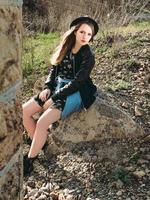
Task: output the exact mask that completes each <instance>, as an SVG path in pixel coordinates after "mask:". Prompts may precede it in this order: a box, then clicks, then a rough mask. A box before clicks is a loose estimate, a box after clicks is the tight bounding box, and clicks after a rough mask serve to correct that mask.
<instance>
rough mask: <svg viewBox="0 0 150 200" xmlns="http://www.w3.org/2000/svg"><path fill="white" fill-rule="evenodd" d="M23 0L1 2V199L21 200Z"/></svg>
mask: <svg viewBox="0 0 150 200" xmlns="http://www.w3.org/2000/svg"><path fill="white" fill-rule="evenodd" d="M21 49H22V1H21V0H0V200H22V196H21V188H22V179H23V178H22V123H21V116H22V112H21V105H20V102H19V95H21V94H20V86H21V80H22V72H21Z"/></svg>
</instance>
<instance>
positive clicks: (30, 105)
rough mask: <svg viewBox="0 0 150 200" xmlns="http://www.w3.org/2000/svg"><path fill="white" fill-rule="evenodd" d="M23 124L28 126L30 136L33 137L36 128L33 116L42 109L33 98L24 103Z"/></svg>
mask: <svg viewBox="0 0 150 200" xmlns="http://www.w3.org/2000/svg"><path fill="white" fill-rule="evenodd" d="M22 108H23V125H24V127H25V128H26V130H27V132H28V135H29V137H30V138H31V139H32V138H33V135H34V132H35V128H36V121H35V120H34V118H33V115H34V114H35V113H37V112H41V111H42V107H41V106H39V105H38V104H37V103H36V101H35V100H34V99H33V98H32V99H30V100H29V101H27V102H26V103H24V104H23V106H22Z"/></svg>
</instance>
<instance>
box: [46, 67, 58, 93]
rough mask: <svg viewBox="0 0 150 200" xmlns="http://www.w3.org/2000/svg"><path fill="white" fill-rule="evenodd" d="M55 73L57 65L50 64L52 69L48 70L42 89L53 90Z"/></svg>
mask: <svg viewBox="0 0 150 200" xmlns="http://www.w3.org/2000/svg"><path fill="white" fill-rule="evenodd" d="M56 73H57V66H54V65H53V66H52V69H51V70H50V72H49V75H48V77H47V79H46V81H45V85H44V89H50V90H51V91H53V90H54V87H55V78H56V75H57V74H56Z"/></svg>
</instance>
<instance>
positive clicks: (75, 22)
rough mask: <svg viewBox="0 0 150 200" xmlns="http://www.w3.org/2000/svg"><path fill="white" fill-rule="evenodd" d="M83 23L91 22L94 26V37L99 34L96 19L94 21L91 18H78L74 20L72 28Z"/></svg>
mask: <svg viewBox="0 0 150 200" xmlns="http://www.w3.org/2000/svg"><path fill="white" fill-rule="evenodd" d="M82 22H85V23H86V22H90V23H91V24H93V26H94V35H96V34H97V32H98V30H99V27H98V24H97V22H96V21H95V20H94V19H92V18H90V17H78V18H76V19H74V20H73V21H72V22H71V24H70V28H71V27H72V26H76V25H77V24H79V23H82Z"/></svg>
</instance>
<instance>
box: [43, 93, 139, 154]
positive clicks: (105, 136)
mask: <svg viewBox="0 0 150 200" xmlns="http://www.w3.org/2000/svg"><path fill="white" fill-rule="evenodd" d="M50 133H51V134H50V135H49V139H48V142H49V146H48V148H47V150H46V152H47V153H48V155H49V154H51V153H58V152H63V151H66V150H70V149H72V147H73V145H74V144H81V143H82V144H84V143H87V142H88V143H89V142H91V143H92V142H96V143H98V142H100V143H101V145H100V147H99V149H98V151H99V153H100V154H101V157H104V156H106V154H107V157H109V156H108V155H110V157H111V155H112V152H113V153H114V154H115V152H117V151H118V150H119V152H121V146H122V145H121V144H120V145H118V143H115V145H109V146H108V145H106V141H107V142H108V141H109V140H112V139H116V140H118V141H120V140H124V139H125V140H126V139H130V138H138V137H139V136H141V135H143V131H142V129H141V127H139V126H138V125H137V124H136V123H135V122H134V121H133V120H132V118H131V117H130V116H129V115H128V114H127V113H125V112H124V111H122V110H121V109H119V108H118V107H117V106H115V105H114V103H112V102H111V99H109V97H108V96H106V95H103V97H102V93H99V95H98V96H97V98H96V101H95V102H94V104H93V105H92V106H91V107H90V108H89V109H88V110H87V111H85V110H82V111H81V112H80V113H74V114H72V115H71V116H70V117H68V118H67V119H65V120H60V121H59V125H58V126H57V127H55V128H52V129H51V130H50ZM76 148H77V145H76ZM102 149H103V150H102ZM106 151H107V153H106ZM104 152H105V153H104Z"/></svg>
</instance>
